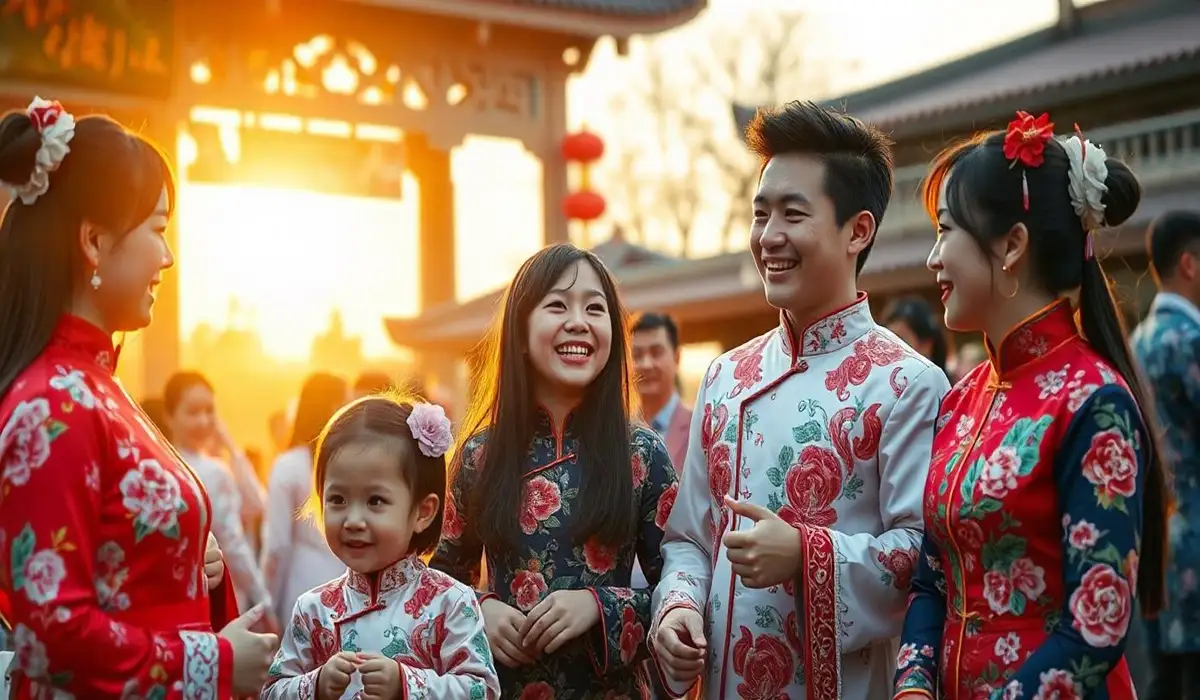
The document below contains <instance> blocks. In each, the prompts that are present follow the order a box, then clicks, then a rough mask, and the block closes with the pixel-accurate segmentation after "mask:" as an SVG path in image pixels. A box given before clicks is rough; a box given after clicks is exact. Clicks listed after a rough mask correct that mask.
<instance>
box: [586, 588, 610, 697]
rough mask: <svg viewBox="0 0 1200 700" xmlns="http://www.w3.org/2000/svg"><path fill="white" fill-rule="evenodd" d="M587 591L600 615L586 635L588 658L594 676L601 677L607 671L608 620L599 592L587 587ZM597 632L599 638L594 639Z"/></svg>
mask: <svg viewBox="0 0 1200 700" xmlns="http://www.w3.org/2000/svg"><path fill="white" fill-rule="evenodd" d="M587 592H588V593H591V594H592V600H593V601H595V603H596V610H597V612H598V614H599V616H600V619H599V620H597V621H596V625H595V626H594V627H593V628H592V633H591V634H590V635H588V658H589V659H591V661H592V668H593V669H594V670H595V671H596V676H597V677H599V678H603V677H604V674H606V673H607V672H608V621H607V620H605V619H604V602H603V601H602V600H600V593H599V592H597V591H596V589H595V588H589V589H587ZM597 634H599V635H600V638H599V640H597V639H596V635H597Z"/></svg>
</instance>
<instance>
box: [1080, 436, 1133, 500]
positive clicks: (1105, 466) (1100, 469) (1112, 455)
mask: <svg viewBox="0 0 1200 700" xmlns="http://www.w3.org/2000/svg"><path fill="white" fill-rule="evenodd" d="M1137 469H1138V467H1137V455H1136V454H1135V453H1134V451H1133V445H1130V444H1129V441H1128V440H1126V439H1125V437H1124V436H1123V435H1121V433H1120V431H1118V430H1117V429H1116V428H1109V429H1108V430H1105V431H1103V432H1099V433H1096V434H1095V435H1093V436H1092V444H1091V446H1090V447H1088V451H1087V454H1085V455H1084V456H1083V477H1084V478H1085V479H1087V480H1088V481H1090V482H1091V483H1092V484H1094V485H1095V486H1096V494H1097V497H1098V498H1099V499H1100V504H1101V505H1103V506H1109V505H1111V504H1113V503H1119V502H1121V501H1123V500H1124V499H1125V498H1126V497H1129V496H1132V495H1133V492H1134V490H1135V489H1136V488H1137Z"/></svg>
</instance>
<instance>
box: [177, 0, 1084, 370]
mask: <svg viewBox="0 0 1200 700" xmlns="http://www.w3.org/2000/svg"><path fill="white" fill-rule="evenodd" d="M1077 4H1087V3H1083V2H1077ZM709 5H710V8H711V9H710V10H708V11H707V12H706V13H705V14H704V15H702V16H701V18H699V19H698V20H697V21H696V22H694V23H693V25H689V26H688V27H684V28H681V29H679V30H676V31H674V32H671V33H670V34H667V35H663V36H661V37H657V38H654V39H652V40H653V41H657V42H664V43H665V45H666V46H667V47H668V51H670V50H671V47H680V50H681V51H683V50H686V48H687V47H688V46H689V45H690V46H692V47H694V46H695V44H696V42H698V41H700V40H702V37H703V36H704V33H705V32H711V31H712V27H713V26H719V24H720V23H723V22H729V21H730V19H736V18H737V17H736V16H737V15H739V14H741V13H744V12H746V11H747V10H746V8H747V7H748V6H751V3H747V2H746V0H709ZM753 6H756V7H772V6H774V7H779V8H781V9H799V10H802V11H804V12H805V16H806V20H807V21H808V22H809V27H810V29H809V30H808V31H806V33H805V35H804V36H805V37H808V39H807V40H809V41H811V42H813V45H812V46H811V47H806V49H811V51H809V52H807V53H806V55H816V56H821V57H822V59H823V60H824V62H825V63H827V64H828V65H830V66H839V67H840V68H838V69H837V71H836V73H835V74H834V75H832V76H831V81H832V85H833V90H832V94H831V95H826V96H836V95H837V94H844V93H846V92H848V91H851V90H854V89H858V88H860V87H864V86H869V85H871V84H875V83H879V82H882V81H885V80H888V79H890V78H894V77H897V76H899V75H901V74H906V73H911V72H913V71H916V70H919V69H920V68H923V67H925V66H928V65H931V64H936V63H940V62H942V61H945V60H947V59H949V58H953V57H956V56H959V55H962V54H965V53H969V52H973V51H976V50H978V49H981V48H984V47H986V46H988V45H991V44H995V43H997V42H999V41H1003V40H1005V39H1007V38H1011V37H1013V36H1015V35H1018V34H1022V33H1025V32H1027V31H1029V30H1031V29H1033V28H1036V27H1038V26H1043V25H1046V24H1048V23H1051V22H1053V20H1054V17H1055V15H1056V12H1057V0H1008V2H1005V3H998V2H995V1H994V0H908V1H907V2H895V0H840V2H836V3H828V2H820V1H818V0H791V1H787V0H776V1H775V2H771V0H755V3H753ZM760 11H761V10H760ZM714 23H716V25H714ZM638 55H639V54H638V52H637V51H634V52H633V53H632V58H629V59H623V58H621V57H618V56H616V55H615V52H614V50H613V45H612V43H611V42H608V41H604V42H602V43H601V45H600V46H599V47H598V48H597V51H596V52H595V53H594V55H593V57H592V60H591V62H590V64H589V66H588V69H587V71H586V73H585V74H584V75H582V76H580V77H579V78H577V79H575V80H574V81H573V83H572V85H571V89H570V104H569V121H570V122H571V125H572V127H577V126H579V125H580V124H582V123H584V122H586V123H587V124H588V126H589V128H590V129H592V130H593V131H596V132H598V133H600V134H601V135H603V136H604V137H605V138H606V139H607V140H608V141H609V142H613V141H615V140H616V139H619V138H621V134H619V133H612V130H613V128H614V127H613V123H612V121H611V119H610V118H609V115H608V114H607V113H608V111H609V105H610V104H611V100H612V97H613V95H614V94H616V93H618V92H619V91H621V90H622V89H623V87H622V86H623V85H624V84H625V83H626V81H627V79H628V78H627V76H628V75H629V71H636V70H637V68H638V64H637V56H638ZM847 67H849V68H847ZM397 126H400V127H401V128H403V125H402V124H401V125H397ZM452 165H453V171H454V179H455V188H456V189H455V199H456V217H457V241H458V253H457V257H458V259H457V268H458V270H457V277H458V287H457V289H458V295H459V298H460V299H468V298H471V297H474V296H477V295H479V294H482V293H486V292H488V291H490V290H492V289H495V288H497V287H500V286H502V285H503V284H505V283H506V282H507V280H508V278H509V276H510V275H511V274H512V273H513V271H514V270H515V269H516V267H517V266H518V265H519V264H520V262H521V261H522V260H523V259H524V258H525V257H526V256H528V255H529V254H530V253H532V252H533V251H535V250H536V249H537V248H538V247H539V246H540V243H541V234H542V221H541V214H540V211H541V209H540V206H541V191H540V187H541V167H540V165H539V164H538V162H537V161H536V160H535V159H533V158H532V157H531V156H529V155H528V154H527V153H526V152H525V151H524V150H523V147H522V146H521V145H520V144H516V143H511V142H504V141H498V140H495V139H486V138H479V139H470V140H468V142H467V143H466V144H464V145H463V146H462V147H460V148H459V149H457V150H456V151H455V153H454V155H453V161H452ZM417 187H418V185H417V183H415V182H414V181H413V180H412V178H411V177H410V178H406V182H405V187H404V191H405V198H404V199H403V200H402V201H389V200H381V199H375V200H370V199H362V198H351V197H338V196H330V195H322V194H314V193H307V192H305V193H301V192H296V191H289V190H273V189H267V188H248V187H228V186H218V185H199V184H188V183H186V182H185V183H184V184H183V187H182V189H181V194H180V206H179V217H180V219H179V220H180V239H181V240H180V250H179V253H180V254H179V256H178V257H179V268H178V270H179V274H180V276H181V286H182V303H181V307H182V308H181V313H182V318H181V322H182V329H181V330H182V332H183V334H184V336H185V337H187V336H189V335H190V334H191V332H192V330H193V329H194V328H195V327H196V325H197V324H199V323H209V324H212V325H213V326H215V327H218V328H221V327H224V326H226V325H227V323H228V321H229V316H230V314H229V309H230V300H231V299H236V300H237V304H238V306H239V307H240V308H241V309H242V312H243V313H247V314H248V315H249V318H250V319H251V320H250V321H247V322H248V323H251V324H252V325H253V327H254V328H255V330H257V331H258V333H259V334H260V335H261V337H262V338H263V341H264V344H265V346H266V349H267V351H268V352H270V353H271V354H273V355H275V356H277V357H279V358H281V359H304V358H306V357H307V356H308V353H309V347H310V343H311V341H312V338H313V337H314V336H315V335H317V334H319V333H321V332H322V331H324V330H325V328H326V327H327V325H328V321H329V317H330V314H331V312H332V311H333V310H335V309H340V310H341V312H342V314H343V318H344V321H345V324H346V328H347V330H348V331H349V332H350V333H353V334H355V335H360V336H362V338H363V340H364V347H365V349H366V351H367V353H368V354H371V355H385V354H388V353H390V352H391V351H392V346H391V343H390V341H389V340H388V338H387V336H386V334H385V333H384V331H383V324H382V322H381V318H382V317H385V316H408V315H413V314H415V313H417V312H418V311H419V309H418V308H417V300H416V292H417V260H416V226H417V214H416V205H415V201H416V194H415V193H416V191H417ZM597 228H600V229H605V230H607V228H608V226H606V225H605V224H604V223H603V222H601V223H600V224H599V226H598V227H597ZM698 235H699V234H698ZM717 245H718V241H716V240H715V238H714V240H709V241H706V240H696V241H694V245H693V251H696V250H700V251H706V250H710V249H715V248H716V246H717Z"/></svg>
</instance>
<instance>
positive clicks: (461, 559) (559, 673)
mask: <svg viewBox="0 0 1200 700" xmlns="http://www.w3.org/2000/svg"><path fill="white" fill-rule="evenodd" d="M486 442H487V435H486V433H481V434H478V435H475V436H473V437H471V438H469V439H468V440H467V441H466V442H465V443H464V444H463V446H462V447H461V449H460V452H459V455H458V458H457V460H456V461H457V462H458V468H457V469H455V473H454V475H453V476H452V479H451V484H450V488H449V493H448V494H447V498H446V513H445V521H444V523H443V526H442V541H441V543H440V544H439V545H438V549H437V552H436V553H435V554H434V556H433V560H432V561H431V562H430V565H431V566H432V567H434V568H436V569H440V570H441V571H444V572H446V573H448V574H450V575H451V576H453V577H454V578H456V579H458V580H459V581H462V582H464V583H467V584H469V585H472V586H475V587H478V586H479V581H480V562H481V558H482V556H483V555H484V554H485V553H484V548H483V544H482V542H481V541H480V538H479V536H478V533H477V532H476V531H475V529H474V527H473V524H472V523H471V522H470V521H469V520H467V518H466V516H467V514H468V513H469V512H470V503H469V501H470V498H471V496H472V488H473V485H474V480H475V476H476V474H477V469H478V466H479V461H480V456H481V454H482V452H481V450H482V449H483V448H484V446H485V445H486ZM577 444H578V443H577V440H576V438H575V436H574V435H573V434H572V433H571V419H570V417H568V418H567V421H566V425H565V429H564V430H561V431H560V430H555V428H554V426H553V424H552V423H551V419H550V417H549V416H548V415H546V414H545V413H542V414H541V420H540V426H539V429H538V431H537V433H536V436H535V437H534V439H533V442H532V444H531V445H530V448H529V455H528V460H529V466H528V470H527V472H526V474H525V491H524V493H525V495H524V501H523V505H522V507H521V511H520V512H519V513H517V514H515V515H516V517H517V518H518V519H519V522H520V527H521V532H522V538H521V542H520V544H519V546H518V547H516V548H514V549H513V550H512V551H510V552H507V553H505V554H504V555H503V556H502V557H501V558H497V557H496V556H494V555H493V554H492V553H491V552H487V553H486V555H487V570H488V581H487V587H486V590H485V591H483V592H482V593H481V594H480V602H483V600H486V599H487V598H493V597H494V598H499V599H500V600H501V601H503V602H504V603H507V604H508V605H511V606H513V607H514V608H517V609H518V610H521V611H524V612H528V611H529V610H532V609H533V607H534V606H535V605H537V604H538V602H540V601H541V600H542V599H543V598H545V597H546V596H547V595H548V594H549V593H551V592H553V591H556V590H578V589H587V590H589V591H591V592H592V594H593V595H594V596H595V597H596V604H597V605H598V606H599V607H600V611H601V616H600V621H599V622H598V623H597V624H596V626H595V627H593V628H592V629H591V630H589V631H588V632H587V633H585V634H584V635H582V636H581V637H579V638H578V639H575V640H573V641H571V642H570V643H568V644H567V645H566V646H564V647H563V648H562V649H561V650H559V651H558V652H556V653H554V654H548V655H545V656H543V657H542V658H541V659H539V660H538V661H536V662H535V663H534V664H533V665H530V666H522V667H520V668H516V669H511V668H506V667H503V666H498V670H499V672H500V685H501V689H502V694H503V697H506V698H514V699H516V698H523V699H525V700H535V699H536V700H550V699H552V698H553V699H554V700H592V699H593V698H594V699H596V700H600V699H602V698H620V697H630V698H637V697H642V698H646V697H649V691H648V689H647V687H648V686H647V679H646V678H645V676H644V673H643V671H642V666H643V665H642V663H641V662H642V661H643V660H645V659H646V658H648V656H647V650H646V631H647V630H648V629H649V617H650V594H651V592H652V591H653V587H654V585H655V584H657V583H658V578H659V574H660V573H661V571H662V555H661V554H660V553H659V545H660V544H661V542H662V536H663V526H664V525H666V522H667V516H668V515H669V514H670V512H671V507H672V505H674V503H675V493H676V489H677V485H676V476H675V469H674V468H673V467H672V466H671V459H670V457H669V456H668V454H667V448H666V445H664V444H663V441H662V439H661V438H660V437H659V436H658V435H657V434H656V433H654V432H653V431H651V430H650V429H649V428H645V427H634V428H632V429H631V431H630V447H631V454H632V456H633V459H632V473H631V478H632V479H633V480H634V484H635V488H634V493H635V497H636V498H637V502H638V521H639V525H640V527H639V528H638V536H637V539H636V541H632V542H629V543H628V544H627V545H626V546H624V547H622V548H620V549H619V550H615V551H614V550H613V549H612V548H611V547H606V546H603V545H599V544H594V543H593V542H590V541H589V542H588V543H585V544H582V545H574V544H573V542H572V538H571V535H570V533H571V532H572V530H573V525H574V517H575V516H576V514H577V513H578V510H579V497H580V485H581V484H582V479H583V473H584V470H585V469H587V468H588V465H585V464H581V462H580V459H579V458H578V456H577V454H576V446H577ZM635 555H636V556H637V558H638V559H639V560H640V561H641V565H642V570H643V571H644V572H645V574H646V580H647V581H648V582H649V584H650V588H630V583H629V582H630V574H631V573H632V570H633V560H634V556H635Z"/></svg>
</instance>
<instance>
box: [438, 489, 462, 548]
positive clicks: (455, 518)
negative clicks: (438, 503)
mask: <svg viewBox="0 0 1200 700" xmlns="http://www.w3.org/2000/svg"><path fill="white" fill-rule="evenodd" d="M462 533H463V521H462V517H461V516H460V515H459V514H458V500H457V499H455V498H454V494H451V493H447V494H446V507H445V509H444V510H443V511H442V537H445V538H446V539H447V540H457V539H458V538H459V537H462Z"/></svg>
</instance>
